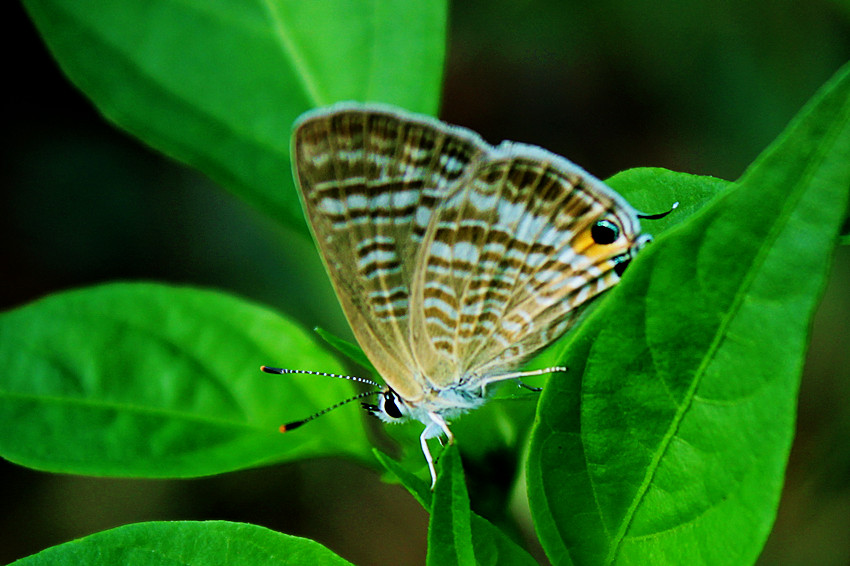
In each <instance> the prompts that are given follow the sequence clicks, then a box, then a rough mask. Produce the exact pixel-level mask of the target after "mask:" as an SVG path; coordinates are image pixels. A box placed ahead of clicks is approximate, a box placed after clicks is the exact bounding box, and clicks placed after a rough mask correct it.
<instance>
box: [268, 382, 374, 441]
mask: <svg viewBox="0 0 850 566" xmlns="http://www.w3.org/2000/svg"><path fill="white" fill-rule="evenodd" d="M260 370H262V371H264V372H266V373H274V374H279V375H283V374H287V373H305V374H308V375H323V376H325V377H335V378H337V379H347V380H349V381H356V382H358V383H366V384H368V385H373V386H375V387H381V384H380V383H377V382H375V381H372V380H371V379H365V378H363V377H355V376H353V375H339V374H336V373H325V372H321V371H309V370H300V369H286V368H270V367H268V366H260ZM380 393H383V389H378V390H377V391H364V392H362V393H358V394H357V395H355V396H354V397H349V398H348V399H345V400H344V401H340V402H339V403H337V404H335V405H331V406H330V407H327V408H325V409H322V410H321V411H318V412H316V413H313V414H312V415H310V416H309V417H306V418H303V419H299V420H297V421H292V422H290V423H286V424H284V425H281V426H280V432H290V431H292V430H295V429H296V428H298V427H300V426H301V425H303V424H306V423H308V422H310V421H312V420H313V419H317V418H319V417H321V416H322V415H324V414H325V413H329V412H330V411H333V410H334V409H337V408H339V407H342V406H343V405H347V404H349V403H351V402H352V401H357V400H358V399H363V398H364V397H368V396H369V395H378V394H380Z"/></svg>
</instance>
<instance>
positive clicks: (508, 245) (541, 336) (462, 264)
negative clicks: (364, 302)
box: [411, 142, 646, 389]
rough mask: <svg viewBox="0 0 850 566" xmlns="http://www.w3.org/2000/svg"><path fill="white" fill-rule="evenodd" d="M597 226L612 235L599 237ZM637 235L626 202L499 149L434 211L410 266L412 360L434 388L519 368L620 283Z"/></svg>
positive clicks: (546, 161)
mask: <svg viewBox="0 0 850 566" xmlns="http://www.w3.org/2000/svg"><path fill="white" fill-rule="evenodd" d="M599 221H605V222H606V225H607V226H614V227H615V228H616V239H614V240H613V241H611V242H606V243H605V244H600V243H597V242H596V241H595V240H594V237H593V235H592V230H593V228H594V226H595V225H596V224H597V223H598V222H599ZM639 231H640V228H639V224H638V219H637V216H636V214H635V212H634V210H633V209H632V208H631V206H629V205H628V203H626V202H625V201H624V200H623V199H622V198H621V197H620V196H619V195H617V194H616V193H614V192H613V191H612V190H611V189H609V188H608V187H607V186H605V185H604V184H603V183H602V182H601V181H598V180H597V179H595V178H594V177H592V176H590V175H589V174H587V173H586V172H584V171H583V170H582V169H580V168H578V167H577V166H575V165H573V164H572V163H570V162H568V161H567V160H565V159H563V158H561V157H558V156H556V155H554V154H552V153H549V152H547V151H545V150H542V149H540V148H537V147H533V146H526V145H522V144H512V143H509V142H505V143H503V144H502V145H501V146H499V147H498V148H493V150H492V151H491V152H489V153H488V154H487V155H486V156H483V157H482V159H481V160H480V161H479V162H478V163H477V164H476V165H475V171H474V172H473V173H472V175H471V177H470V178H469V179H468V180H467V181H465V183H464V185H463V186H462V187H461V188H459V190H457V191H456V192H454V193H453V194H452V195H451V196H450V197H449V198H448V199H447V200H446V201H445V202H444V204H443V206H442V207H440V208H439V209H438V210H437V211H436V212H435V213H434V215H433V217H432V219H431V224H430V226H429V227H428V230H427V232H426V234H425V239H424V242H423V245H422V254H421V255H420V257H419V261H418V263H417V265H416V266H415V270H414V280H413V284H412V301H411V311H412V316H413V320H412V324H413V327H412V329H413V333H414V335H416V336H418V337H420V339H418V340H416V341H415V343H414V355H415V357H416V359H417V360H418V363H419V365H420V366H421V367H422V368H423V370H424V374H425V375H426V376H427V378H428V380H429V381H431V383H432V385H433V386H434V387H436V388H438V389H439V388H444V387H447V386H449V385H450V384H452V383H457V382H459V381H462V380H464V379H469V380H473V379H482V380H484V382H486V381H489V380H492V379H497V378H498V375H499V374H500V373H505V372H507V371H511V370H513V369H515V368H516V367H517V366H518V365H519V364H521V363H522V362H523V361H524V360H526V359H527V358H528V357H529V356H530V355H531V354H533V353H534V352H536V351H538V350H539V349H540V348H542V347H544V346H546V345H547V344H548V343H550V342H551V341H552V340H554V339H556V338H557V337H558V336H560V335H561V334H563V333H564V332H565V331H566V330H567V329H568V328H569V327H570V326H572V324H574V322H575V320H576V318H577V316H578V313H579V312H580V310H581V307H583V306H585V305H586V304H587V303H588V302H589V301H590V300H591V299H592V298H593V297H595V296H597V295H598V294H599V293H601V292H602V291H604V290H606V289H608V288H609V287H611V286H612V285H614V284H615V283H616V282H617V281H619V278H620V275H619V273H620V272H621V269H617V266H618V265H619V264H623V265H622V267H625V264H626V263H627V262H628V261H629V259H630V258H631V254H632V253H634V252H636V251H637V249H638V248H639V247H640V245H642V242H643V241H644V240H641V239H640V237H639ZM643 238H644V239H645V238H646V237H645V236H644V237H643Z"/></svg>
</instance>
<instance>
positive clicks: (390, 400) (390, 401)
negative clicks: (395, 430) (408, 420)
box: [382, 390, 402, 419]
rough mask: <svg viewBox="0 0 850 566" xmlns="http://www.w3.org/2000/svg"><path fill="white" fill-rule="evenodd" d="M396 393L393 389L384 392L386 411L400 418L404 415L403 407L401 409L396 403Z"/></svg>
mask: <svg viewBox="0 0 850 566" xmlns="http://www.w3.org/2000/svg"><path fill="white" fill-rule="evenodd" d="M396 399H397V397H396V394H395V392H393V391H392V390H389V391H386V392H384V406H383V407H382V408H383V409H384V413H386V414H387V415H388V416H390V417H392V418H394V419H400V418H401V417H402V413H401V409H399V407H398V405H397V404H396Z"/></svg>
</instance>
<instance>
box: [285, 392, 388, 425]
mask: <svg viewBox="0 0 850 566" xmlns="http://www.w3.org/2000/svg"><path fill="white" fill-rule="evenodd" d="M380 393H383V391H382V390H380V389H379V390H377V391H364V392H363V393H358V394H357V395H355V396H354V397H349V398H348V399H346V400H345V401H340V402H339V403H337V404H336V405H331V406H330V407H328V408H326V409H322V410H321V411H319V412H317V413H313V414H312V415H310V416H309V417H307V418H305V419H300V420H297V421H292V422H291V423H286V424H285V425H280V432H289V431H291V430H295V429H296V428H298V427H299V426H301V425H303V424H306V423H309V422H310V421H312V420H313V419H318V418H319V417H321V416H322V415H324V414H325V413H329V412H330V411H333V410H334V409H337V408H339V407H342V406H343V405H347V404H349V403H351V402H352V401H357V400H358V399H362V398H363V397H368V396H369V395H378V394H380Z"/></svg>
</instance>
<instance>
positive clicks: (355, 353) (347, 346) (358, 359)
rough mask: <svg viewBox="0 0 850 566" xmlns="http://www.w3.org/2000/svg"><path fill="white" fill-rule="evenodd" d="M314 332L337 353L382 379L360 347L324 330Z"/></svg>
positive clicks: (318, 329) (317, 329)
mask: <svg viewBox="0 0 850 566" xmlns="http://www.w3.org/2000/svg"><path fill="white" fill-rule="evenodd" d="M314 330H315V331H316V334H318V335H319V336H320V337H321V338H322V340H324V341H325V342H327V343H328V344H330V345H331V346H333V348H334V349H335V350H336V351H338V352H339V353H341V354H342V355H344V356H345V357H346V358H348V359H349V360H351V361H353V362H354V363H356V364H357V365H359V366H360V367H362V368H364V369H368V370H369V371H370V372H372V375H373V376H375V377H377V378H380V376H381V374H379V373H378V370H376V369H375V366H373V365H372V362H370V361H369V358H367V357H366V354H364V353H363V350H361V349H360V347H359V346H357V345H356V344H353V343H351V342H349V341H348V340H343V339H342V338H340V337H339V336H334V335H333V334H331V333H330V332H328V331H327V330H325V329H323V328H314Z"/></svg>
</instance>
